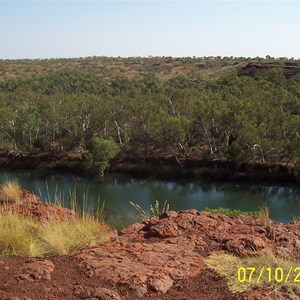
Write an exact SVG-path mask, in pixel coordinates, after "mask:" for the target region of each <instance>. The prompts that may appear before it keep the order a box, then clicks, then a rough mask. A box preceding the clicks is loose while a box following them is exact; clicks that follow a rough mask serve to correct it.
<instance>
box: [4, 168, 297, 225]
mask: <svg viewBox="0 0 300 300" xmlns="http://www.w3.org/2000/svg"><path fill="white" fill-rule="evenodd" d="M11 179H16V180H17V181H18V182H19V183H20V185H21V187H22V188H24V189H28V190H29V191H31V192H33V193H34V194H36V195H38V196H40V197H41V199H42V200H43V201H54V199H55V198H59V199H60V201H61V202H63V203H64V204H65V205H68V203H69V201H70V195H71V194H73V197H74V195H76V198H77V201H78V203H80V202H81V203H82V201H83V199H85V200H84V201H85V207H86V209H89V208H90V207H92V206H94V207H95V206H97V205H100V206H101V205H102V203H103V201H104V202H105V206H104V210H105V213H106V217H107V221H108V222H110V223H111V224H112V225H114V226H115V227H122V226H124V225H127V224H130V223H133V222H136V221H139V216H138V212H137V210H136V209H135V208H134V207H132V206H131V205H130V203H129V202H130V201H131V202H134V203H136V204H138V205H140V206H141V207H143V208H145V209H148V210H149V208H150V205H151V204H152V205H154V204H155V200H158V201H159V202H160V203H161V204H163V203H164V202H165V201H166V200H167V201H168V203H169V205H170V209H172V210H184V209H190V208H196V209H198V210H201V209H203V208H205V207H209V208H218V207H225V208H231V209H240V210H242V211H254V210H258V209H259V208H260V207H263V206H265V205H267V206H268V207H269V208H270V216H271V218H272V219H273V220H275V221H281V222H288V221H292V220H293V217H295V216H300V188H299V187H298V186H296V185H280V184H278V183H277V184H272V183H255V184H254V183H247V182H200V181H199V180H197V181H196V180H184V181H162V180H156V179H152V178H147V179H145V178H143V179H136V178H132V177H130V176H126V175H120V174H108V175H107V176H106V177H105V178H104V179H102V180H101V179H84V178H81V177H78V176H76V175H74V174H67V173H64V174H61V173H49V172H48V173H43V172H39V171H35V170H17V171H16V170H1V171H0V183H1V182H4V181H7V180H11Z"/></svg>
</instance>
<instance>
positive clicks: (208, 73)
mask: <svg viewBox="0 0 300 300" xmlns="http://www.w3.org/2000/svg"><path fill="white" fill-rule="evenodd" d="M271 68H283V69H284V70H285V74H286V75H287V77H288V78H294V77H297V78H299V76H300V75H299V70H300V60H293V59H287V58H280V59H274V58H265V59H263V58H258V57H257V58H244V57H238V58H235V57H201V58H196V57H178V58H175V57H128V58H121V57H116V58H113V57H96V56H94V57H86V58H70V59H64V58H61V59H33V60H30V59H20V60H0V80H3V79H7V78H15V77H20V76H21V77H23V76H26V77H27V76H31V75H37V74H45V73H49V72H53V71H54V72H55V71H70V70H72V71H74V70H80V71H86V72H88V73H92V74H95V75H97V76H99V77H102V78H103V79H105V80H108V81H109V80H110V79H112V78H115V77H119V76H123V77H127V78H129V79H131V78H133V77H139V76H143V75H145V74H149V73H151V74H155V75H156V76H157V77H158V78H160V79H169V78H171V77H173V76H177V75H187V76H188V77H189V78H190V79H192V80H194V81H197V80H205V81H206V80H215V79H218V78H220V77H222V76H224V75H226V74H228V73H230V72H232V71H233V70H237V72H238V74H240V75H248V76H254V77H255V76H257V75H259V74H261V73H262V72H264V71H265V70H269V69H271Z"/></svg>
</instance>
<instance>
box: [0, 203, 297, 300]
mask: <svg viewBox="0 0 300 300" xmlns="http://www.w3.org/2000/svg"><path fill="white" fill-rule="evenodd" d="M41 205H42V203H41ZM299 226H300V223H299V222H292V223H288V224H283V223H276V222H272V221H271V220H269V219H268V218H267V216H263V215H262V216H260V217H255V216H242V215H235V216H225V215H222V214H213V213H210V212H199V211H197V210H194V209H192V210H186V211H178V212H175V211H169V212H166V213H164V214H161V215H160V216H159V217H154V218H152V219H150V220H148V221H145V222H144V223H137V224H133V225H131V226H129V227H127V228H124V229H123V230H120V231H119V232H118V234H117V235H114V236H112V237H111V240H110V241H108V242H105V243H102V244H100V245H98V246H95V247H92V248H87V249H83V250H80V251H77V252H75V253H72V254H68V255H62V256H49V257H46V258H42V257H39V258H28V257H27V258H25V257H12V256H10V257H0V276H1V285H0V299H3V300H8V299H24V297H27V298H26V299H31V300H37V299H41V298H42V299H49V300H50V299H51V300H54V299H66V300H71V299H72V300H73V299H74V300H75V299H105V300H107V299H108V300H112V299H114V300H129V299H130V300H132V299H134V300H137V299H146V300H154V299H155V300H158V299H164V300H171V299H172V300H179V299H186V300H192V299H200V298H201V299H203V298H205V299H207V300H216V299H221V300H222V299H223V300H234V299H235V300H237V299H238V300H246V299H247V300H248V299H294V298H293V297H298V296H299V295H300V290H299V286H298V285H297V284H294V285H292V283H291V285H289V287H292V289H286V288H285V287H284V286H282V287H278V286H275V287H274V286H273V282H272V284H270V283H267V282H266V283H265V284H263V285H262V286H258V287H257V285H256V284H253V285H250V287H246V288H245V286H244V285H242V284H241V283H237V284H236V287H235V288H237V289H238V290H236V289H235V290H232V288H231V287H230V285H228V278H227V277H226V276H225V277H224V276H220V275H218V269H217V268H216V269H214V268H212V267H209V266H210V263H209V258H210V257H213V255H216V254H217V255H221V256H222V257H223V260H222V262H223V264H225V263H226V260H225V258H227V256H226V255H228V254H234V255H235V256H236V257H237V258H239V257H240V258H244V259H247V258H248V257H253V256H257V257H260V256H262V255H265V254H266V253H267V254H269V255H271V256H274V255H275V256H280V257H283V258H285V259H286V261H287V262H288V261H289V260H294V261H298V262H299V260H300V256H299V253H300V251H299V234H300V227H299ZM241 262H243V264H244V265H241V266H239V267H245V268H247V267H252V266H251V265H249V266H248V265H246V262H247V260H241ZM277 262H280V261H279V260H278V261H277ZM235 267H236V266H235ZM260 267H270V266H263V265H260ZM272 267H273V266H272ZM276 267H278V268H280V267H282V266H280V265H277V266H276ZM231 268H232V266H231ZM284 270H285V269H284ZM230 271H232V273H233V274H234V277H235V276H237V270H230ZM255 275H257V274H255ZM296 275H297V274H296ZM294 277H295V276H294ZM255 278H256V277H255ZM231 279H232V278H231ZM233 279H236V278H233Z"/></svg>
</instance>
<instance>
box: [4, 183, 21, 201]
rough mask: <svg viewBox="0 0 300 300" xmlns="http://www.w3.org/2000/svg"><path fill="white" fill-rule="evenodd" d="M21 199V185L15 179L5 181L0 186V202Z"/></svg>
mask: <svg viewBox="0 0 300 300" xmlns="http://www.w3.org/2000/svg"><path fill="white" fill-rule="evenodd" d="M20 199H21V187H20V185H19V183H18V182H17V181H7V182H5V183H3V184H2V185H1V187H0V202H8V203H18V202H19V201H20Z"/></svg>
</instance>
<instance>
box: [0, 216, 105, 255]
mask: <svg viewBox="0 0 300 300" xmlns="http://www.w3.org/2000/svg"><path fill="white" fill-rule="evenodd" d="M108 231H109V228H108V226H107V225H105V224H101V223H99V222H97V221H96V220H82V219H75V220H72V221H69V222H67V221H52V222H49V223H46V224H41V223H37V222H35V221H33V220H32V219H30V218H22V217H20V216H18V215H16V214H12V213H11V214H7V215H1V214H0V255H16V256H49V255H62V254H68V253H71V252H74V251H77V250H80V249H83V248H85V247H90V246H96V245H99V244H100V243H102V242H104V241H106V240H108V239H109V234H108Z"/></svg>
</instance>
